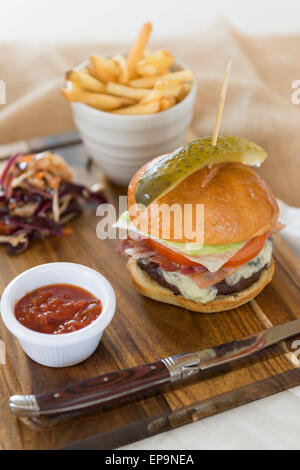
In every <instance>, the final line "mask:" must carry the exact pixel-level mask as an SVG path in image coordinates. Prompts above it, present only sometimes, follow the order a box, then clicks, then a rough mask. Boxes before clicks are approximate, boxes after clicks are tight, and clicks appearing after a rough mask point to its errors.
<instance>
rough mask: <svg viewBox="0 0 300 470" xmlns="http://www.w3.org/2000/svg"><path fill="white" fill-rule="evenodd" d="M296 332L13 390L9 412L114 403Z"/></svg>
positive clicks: (55, 411) (274, 331)
mask: <svg viewBox="0 0 300 470" xmlns="http://www.w3.org/2000/svg"><path fill="white" fill-rule="evenodd" d="M299 334H300V319H298V320H294V321H292V322H289V323H284V324H282V325H278V326H275V327H272V328H269V329H266V330H263V331H261V332H259V333H258V334H256V335H252V336H249V337H247V338H244V339H241V340H235V341H231V342H229V343H225V344H221V345H219V346H216V347H212V348H209V349H205V350H202V351H196V352H193V353H183V354H178V355H175V356H170V357H167V358H164V359H161V360H160V361H157V362H153V363H151V364H145V365H141V366H137V367H132V368H130V369H123V370H120V371H116V372H111V373H108V374H104V375H101V376H97V377H94V378H91V379H88V380H85V381H83V382H79V383H76V384H73V385H70V386H68V387H66V388H64V389H61V390H57V391H54V392H51V393H48V394H44V395H37V396H36V395H13V396H11V397H10V399H9V408H10V411H11V413H12V414H14V415H16V416H19V417H40V416H51V415H52V416H57V415H62V414H68V413H74V412H77V411H79V410H80V411H83V412H85V411H91V410H93V409H96V408H99V407H105V406H108V405H112V404H116V403H118V402H120V401H124V400H125V399H127V398H130V397H133V396H135V395H137V394H138V393H141V392H145V391H149V390H150V391H151V390H155V389H157V388H158V387H161V386H162V385H165V384H170V383H173V382H181V381H183V380H186V379H187V378H189V377H191V376H193V375H196V374H199V373H201V371H204V370H207V369H211V368H214V367H217V366H220V365H223V364H227V363H229V362H233V361H238V360H240V359H242V358H245V357H248V356H251V355H253V354H255V353H257V352H258V351H261V350H263V349H265V348H267V347H270V346H273V345H274V344H277V343H279V342H281V341H283V340H286V339H289V338H292V337H293V336H297V335H299Z"/></svg>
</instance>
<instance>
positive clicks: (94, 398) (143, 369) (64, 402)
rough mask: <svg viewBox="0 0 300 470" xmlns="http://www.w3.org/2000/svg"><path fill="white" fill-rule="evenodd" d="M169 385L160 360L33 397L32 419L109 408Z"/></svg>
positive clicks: (165, 370) (167, 376)
mask: <svg viewBox="0 0 300 470" xmlns="http://www.w3.org/2000/svg"><path fill="white" fill-rule="evenodd" d="M169 382H170V373H169V370H168V368H167V367H166V366H165V365H164V364H163V362H162V361H157V362H153V363H151V364H146V365H142V366H138V367H132V368H131V369H123V370H120V371H117V372H111V373H109V374H105V375H100V376H98V377H94V378H92V379H88V380H85V381H83V382H79V383H76V384H74V385H70V386H69V387H66V388H64V389H62V390H58V391H56V392H52V393H49V394H45V395H38V396H35V399H36V403H37V406H38V410H36V413H35V416H42V415H51V414H52V415H53V414H55V415H57V414H63V413H71V412H74V411H77V410H80V409H81V410H87V409H92V408H96V407H104V406H107V405H113V404H115V403H117V402H119V401H122V400H124V399H126V398H129V397H132V396H133V395H136V394H138V393H139V392H144V391H147V390H150V389H152V388H155V387H156V386H160V385H163V384H166V383H169Z"/></svg>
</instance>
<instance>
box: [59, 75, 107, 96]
mask: <svg viewBox="0 0 300 470" xmlns="http://www.w3.org/2000/svg"><path fill="white" fill-rule="evenodd" d="M65 79H66V80H71V82H74V83H76V84H77V85H79V86H80V87H81V88H82V89H83V90H86V91H93V92H95V93H103V92H105V85H104V83H102V82H100V80H97V79H96V78H94V77H92V76H91V75H90V74H89V73H88V72H87V71H83V70H80V71H79V72H76V71H75V70H70V71H68V72H66V74H65Z"/></svg>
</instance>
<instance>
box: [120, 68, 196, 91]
mask: <svg viewBox="0 0 300 470" xmlns="http://www.w3.org/2000/svg"><path fill="white" fill-rule="evenodd" d="M159 80H166V81H168V82H170V83H171V82H179V83H183V82H192V81H193V80H194V74H193V72H192V71H191V70H180V71H179V72H170V73H167V74H165V75H160V76H156V77H146V78H137V79H135V80H130V81H129V83H128V84H129V85H130V86H132V87H134V88H153V87H154V85H155V83H156V82H157V81H159Z"/></svg>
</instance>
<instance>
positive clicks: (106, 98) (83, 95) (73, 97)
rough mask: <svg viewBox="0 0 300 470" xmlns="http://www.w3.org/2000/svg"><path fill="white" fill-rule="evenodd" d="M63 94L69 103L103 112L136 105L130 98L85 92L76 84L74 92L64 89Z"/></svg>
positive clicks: (73, 88)
mask: <svg viewBox="0 0 300 470" xmlns="http://www.w3.org/2000/svg"><path fill="white" fill-rule="evenodd" d="M61 93H62V96H63V97H64V98H66V99H67V100H68V101H71V102H78V103H85V104H87V105H88V106H92V107H93V108H97V109H102V110H103V111H110V110H112V109H117V108H120V107H122V106H129V105H132V104H133V103H134V100H131V99H130V98H124V97H120V96H111V95H106V94H103V93H90V92H88V91H83V90H81V89H80V88H79V87H76V86H74V84H73V87H72V90H66V89H62V90H61Z"/></svg>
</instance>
